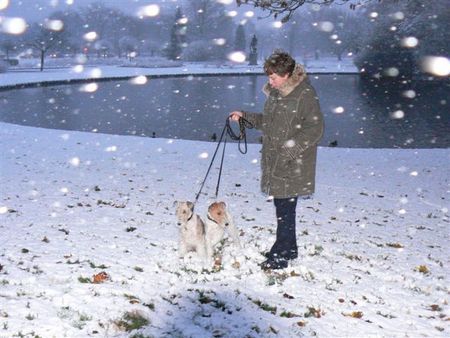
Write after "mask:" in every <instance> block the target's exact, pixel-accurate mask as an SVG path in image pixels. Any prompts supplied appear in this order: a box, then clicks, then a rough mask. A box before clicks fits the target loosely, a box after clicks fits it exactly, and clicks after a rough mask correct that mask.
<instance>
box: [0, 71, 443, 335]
mask: <svg viewBox="0 0 450 338" xmlns="http://www.w3.org/2000/svg"><path fill="white" fill-rule="evenodd" d="M198 68H202V67H201V66H198ZM203 68H205V67H203ZM211 68H212V67H211ZM101 69H102V76H106V75H108V73H107V72H108V69H110V71H111V74H113V75H114V76H117V74H118V73H120V72H122V71H123V72H124V73H123V74H124V75H125V74H128V75H127V76H130V75H131V76H134V75H147V73H145V74H143V73H141V70H140V69H139V70H136V69H132V68H124V69H122V68H118V67H111V68H109V67H101ZM193 69H194V68H192V69H191V71H193ZM142 71H148V72H150V71H153V72H167V73H170V71H171V70H170V69H164V70H159V69H144V70H142ZM179 71H180V70H179ZM181 71H182V70H181ZM199 71H200V70H199ZM127 72H128V73H127ZM64 73H65V75H66V77H67V75H69V76H75V75H76V76H81V75H80V74H67V72H64V70H51V71H50V70H49V71H45V72H43V73H42V74H41V73H37V72H27V73H14V74H13V73H6V74H2V75H0V82H1V84H3V85H11V84H18V83H19V82H20V81H40V80H42V79H44V78H47V79H53V80H55V79H59V76H61V79H63V74H64ZM21 74H24V75H23V77H20V78H16V75H21ZM121 74H122V73H121ZM152 74H154V73H152ZM34 75H36V77H33V76H34ZM38 76H41V77H40V78H38ZM215 146H216V145H215V144H214V143H210V142H194V141H185V140H169V139H153V138H143V137H134V136H116V135H103V134H95V133H83V132H75V131H62V130H46V129H40V128H33V127H25V126H17V125H12V124H6V123H0V147H1V149H2V155H1V158H0V160H1V161H0V165H1V167H0V169H1V170H0V182H1V185H0V187H1V188H0V192H1V194H0V196H1V200H0V234H1V237H0V238H1V243H2V245H1V247H0V337H13V336H25V337H35V336H40V337H58V338H59V337H96V336H99V337H132V336H133V335H135V336H136V337H138V334H140V336H139V337H151V336H154V337H164V336H166V337H174V336H175V337H176V336H179V337H213V336H214V337H302V336H304V337H313V336H318V337H336V336H339V337H417V336H424V337H448V335H449V330H450V326H449V324H448V323H449V320H450V307H449V305H448V302H449V291H450V290H449V287H448V286H449V285H450V284H449V272H448V263H449V251H448V246H447V245H448V242H449V231H448V228H449V222H450V221H449V214H448V206H449V203H448V201H449V198H450V196H449V194H450V183H449V178H450V176H449V171H448V163H449V160H450V150H449V149H344V148H320V149H319V153H318V161H317V187H316V194H315V196H314V198H312V199H305V200H301V201H300V202H299V206H298V209H297V223H298V225H297V237H298V243H299V258H298V259H296V260H294V261H292V262H291V264H290V266H289V267H288V268H287V269H285V270H281V271H279V272H276V273H275V272H273V273H264V272H262V271H261V270H260V268H259V266H258V264H259V263H260V262H261V261H262V260H263V259H264V258H263V256H262V255H261V253H262V252H264V251H266V250H268V249H269V248H270V245H271V244H272V243H273V241H274V235H275V229H276V225H275V216H274V208H273V205H272V202H271V201H270V200H269V201H268V200H267V199H266V197H265V196H263V195H262V194H261V193H260V192H259V176H260V169H259V157H260V154H259V151H260V145H257V144H250V145H249V146H248V153H247V154H246V155H242V154H240V153H239V152H238V149H237V145H236V144H230V145H229V146H227V152H226V155H225V161H226V162H225V166H224V169H223V173H222V181H221V186H220V192H219V199H220V200H223V201H225V202H226V203H227V205H228V207H229V210H230V212H231V214H232V215H233V216H234V220H235V224H236V226H237V227H238V229H239V230H240V232H241V237H240V239H241V243H242V244H243V249H242V250H241V251H235V250H234V249H233V247H232V246H231V245H230V242H229V241H225V243H224V245H223V248H222V250H220V251H219V254H220V255H221V256H222V264H221V266H220V269H216V270H208V271H205V270H203V269H202V265H201V262H200V261H199V260H198V257H196V255H195V254H192V255H191V256H190V257H187V258H185V259H184V260H180V259H179V258H178V254H177V238H178V230H179V229H178V226H177V224H176V220H175V207H174V201H176V200H193V199H194V198H195V195H196V193H197V191H198V189H199V188H200V184H201V181H202V179H203V177H204V175H205V173H206V170H207V167H208V165H209V161H210V159H211V155H212V154H213V152H214V150H215ZM205 154H209V156H205ZM217 170H218V164H216V165H214V166H213V171H212V174H211V175H212V177H210V179H209V180H208V181H207V184H206V186H205V188H204V192H205V194H202V195H201V197H200V199H199V202H198V204H197V206H196V211H197V212H198V213H199V214H200V215H201V216H202V217H205V215H206V209H207V207H208V205H209V203H211V202H212V201H214V200H215V199H214V191H215V184H216V179H217ZM102 271H105V272H106V273H107V274H108V276H109V279H107V280H106V281H104V282H103V283H98V284H94V283H92V279H93V275H95V274H98V273H100V272H102ZM133 316H134V317H139V318H144V319H146V320H147V321H148V322H147V324H146V325H144V326H143V327H141V328H140V329H138V330H134V331H132V330H131V327H130V326H127V325H126V322H127V319H129V318H130V317H133ZM127 330H128V331H127Z"/></svg>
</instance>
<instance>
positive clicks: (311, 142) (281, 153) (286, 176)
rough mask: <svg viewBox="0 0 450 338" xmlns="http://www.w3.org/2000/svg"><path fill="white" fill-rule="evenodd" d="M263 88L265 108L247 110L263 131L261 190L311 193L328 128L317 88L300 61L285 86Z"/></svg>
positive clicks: (285, 194) (279, 195) (277, 195)
mask: <svg viewBox="0 0 450 338" xmlns="http://www.w3.org/2000/svg"><path fill="white" fill-rule="evenodd" d="M263 91H264V93H265V94H266V95H267V100H266V102H265V105H264V112H263V113H262V114H260V113H250V112H243V114H244V118H246V119H247V120H248V121H249V122H251V123H253V125H254V126H255V128H257V129H260V130H261V131H262V133H263V141H262V155H261V170H262V177H261V190H262V192H263V193H266V194H268V195H270V196H273V197H274V198H288V197H294V196H304V195H310V194H312V193H313V192H314V189H315V174H316V158H317V144H318V143H319V141H320V139H321V138H322V135H323V128H324V126H323V116H322V113H321V111H320V106H319V100H318V98H317V95H316V91H315V90H314V88H313V87H312V86H311V84H310V83H309V80H308V78H307V76H306V74H305V72H304V70H303V68H302V66H300V65H297V66H296V69H295V70H294V72H293V74H292V75H291V76H290V77H289V78H288V80H287V81H286V83H285V84H284V86H283V87H282V88H280V89H274V88H272V87H271V86H270V84H269V83H267V84H266V85H265V86H264V88H263Z"/></svg>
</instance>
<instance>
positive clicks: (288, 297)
mask: <svg viewBox="0 0 450 338" xmlns="http://www.w3.org/2000/svg"><path fill="white" fill-rule="evenodd" d="M283 297H284V298H287V299H294V296H291V295H289V294H287V293H283Z"/></svg>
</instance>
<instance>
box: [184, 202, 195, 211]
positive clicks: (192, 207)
mask: <svg viewBox="0 0 450 338" xmlns="http://www.w3.org/2000/svg"><path fill="white" fill-rule="evenodd" d="M186 204H187V206H188V208H189V209H191V211H193V210H194V203H192V202H190V201H187V202H186Z"/></svg>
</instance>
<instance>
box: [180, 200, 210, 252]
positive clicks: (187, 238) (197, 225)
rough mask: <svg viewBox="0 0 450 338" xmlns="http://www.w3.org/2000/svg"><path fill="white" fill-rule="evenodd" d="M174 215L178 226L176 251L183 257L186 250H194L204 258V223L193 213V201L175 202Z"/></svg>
mask: <svg viewBox="0 0 450 338" xmlns="http://www.w3.org/2000/svg"><path fill="white" fill-rule="evenodd" d="M176 216H177V220H178V225H179V226H181V227H180V240H179V248H178V252H179V255H180V257H181V258H182V257H184V256H185V255H186V253H187V252H189V251H195V252H197V254H198V255H199V256H200V257H201V258H202V259H203V260H206V257H207V256H206V241H205V223H203V221H202V219H201V218H200V216H199V215H197V214H195V213H194V203H192V202H189V201H187V202H181V201H177V202H176Z"/></svg>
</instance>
